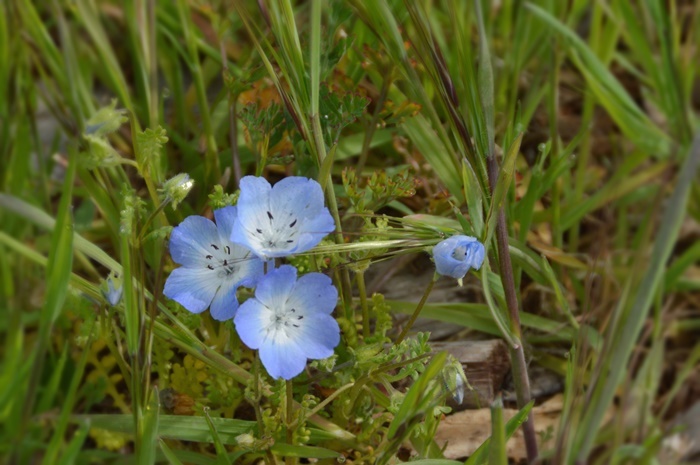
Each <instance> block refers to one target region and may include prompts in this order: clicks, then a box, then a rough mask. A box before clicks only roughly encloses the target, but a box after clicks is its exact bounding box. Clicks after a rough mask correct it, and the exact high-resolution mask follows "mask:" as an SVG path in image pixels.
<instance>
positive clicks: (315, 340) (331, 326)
mask: <svg viewBox="0 0 700 465" xmlns="http://www.w3.org/2000/svg"><path fill="white" fill-rule="evenodd" d="M299 330H300V331H299V335H298V336H299V342H300V343H301V344H300V345H301V349H302V351H303V353H304V355H305V356H306V358H310V359H314V360H317V359H322V358H327V357H330V356H331V355H333V349H335V347H336V346H337V345H338V344H339V343H340V327H339V326H338V322H337V321H336V320H335V318H333V317H332V316H330V315H326V314H324V313H316V314H314V315H310V316H306V317H304V319H303V320H300V322H299Z"/></svg>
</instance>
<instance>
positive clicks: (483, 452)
mask: <svg viewBox="0 0 700 465" xmlns="http://www.w3.org/2000/svg"><path fill="white" fill-rule="evenodd" d="M534 405H535V401H534V400H533V401H532V402H530V403H529V404H527V405H526V406H524V407H523V408H522V409H520V410H519V411H518V413H516V414H515V415H513V418H511V419H510V420H508V422H507V423H506V428H505V429H506V435H505V438H506V440H508V439H510V438H511V437H512V436H513V434H515V432H516V431H517V429H518V428H519V427H520V425H522V424H523V423H525V420H527V416H528V415H529V414H530V410H532V407H533V406H534ZM490 444H491V438H489V439H487V440H486V441H484V443H483V444H482V445H481V446H479V448H478V449H477V450H476V451H474V453H473V454H472V455H471V456H470V457H469V459H468V460H467V461H466V462H464V465H481V464H483V463H486V461H487V460H488V458H489V450H490Z"/></svg>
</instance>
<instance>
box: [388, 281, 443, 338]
mask: <svg viewBox="0 0 700 465" xmlns="http://www.w3.org/2000/svg"><path fill="white" fill-rule="evenodd" d="M438 277H439V276H438V274H437V273H435V275H433V279H431V280H430V282H429V283H428V287H427V288H426V289H425V292H424V293H423V297H421V299H420V302H418V305H417V306H416V309H415V310H414V311H413V315H411V318H409V320H408V323H406V326H404V328H403V331H401V334H399V338H398V339H397V340H396V342H395V343H394V344H400V343H401V341H403V340H404V339H405V338H406V335H407V334H408V331H409V330H410V329H411V326H413V323H415V322H416V320H417V319H418V315H419V314H420V312H421V310H423V306H424V305H425V302H426V301H427V300H428V296H429V295H430V292H431V291H432V290H433V286H434V285H435V281H437V280H438Z"/></svg>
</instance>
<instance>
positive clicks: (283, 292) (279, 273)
mask: <svg viewBox="0 0 700 465" xmlns="http://www.w3.org/2000/svg"><path fill="white" fill-rule="evenodd" d="M296 281H297V269H296V268H294V267H293V266H291V265H282V266H280V267H279V268H276V269H273V270H271V271H269V272H268V273H267V274H266V275H264V276H263V277H262V278H260V281H258V287H257V288H256V289H255V298H256V299H258V300H259V301H260V302H262V303H263V304H264V305H266V306H267V307H269V308H271V309H277V308H284V307H285V305H286V302H287V299H288V298H289V294H290V293H291V292H292V289H294V285H295V284H296Z"/></svg>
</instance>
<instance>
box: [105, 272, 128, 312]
mask: <svg viewBox="0 0 700 465" xmlns="http://www.w3.org/2000/svg"><path fill="white" fill-rule="evenodd" d="M106 284H107V289H105V288H104V286H102V288H101V291H102V295H103V296H104V298H105V299H106V300H107V302H109V305H111V306H112V307H116V306H117V305H119V302H120V301H121V300H122V294H123V293H124V286H123V285H122V280H121V278H119V277H118V276H117V275H116V274H115V273H110V274H109V277H107V280H106Z"/></svg>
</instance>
